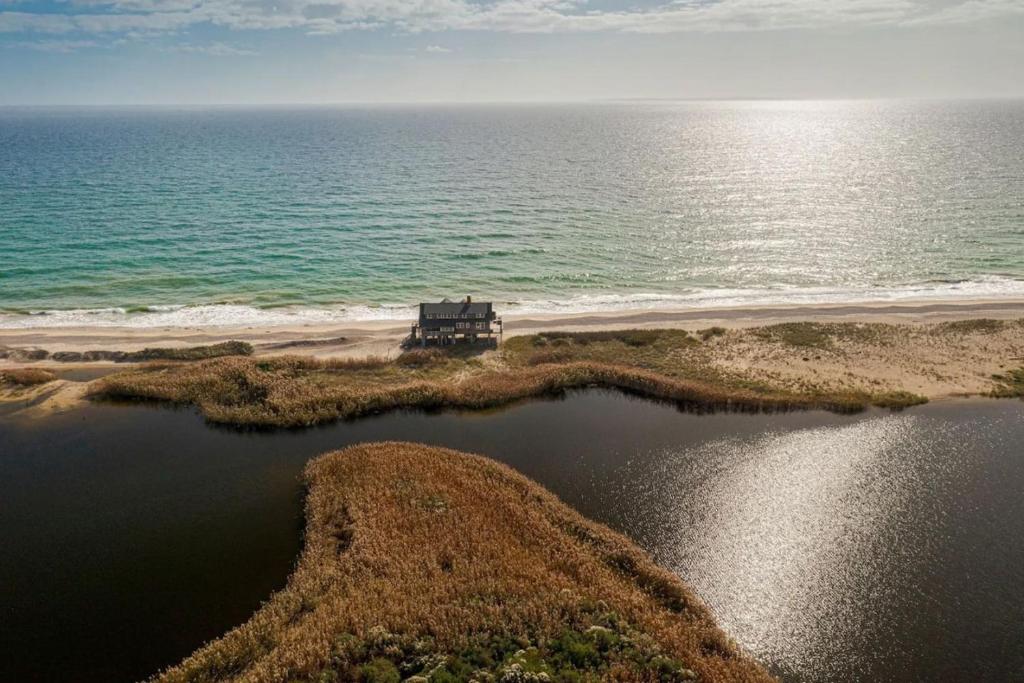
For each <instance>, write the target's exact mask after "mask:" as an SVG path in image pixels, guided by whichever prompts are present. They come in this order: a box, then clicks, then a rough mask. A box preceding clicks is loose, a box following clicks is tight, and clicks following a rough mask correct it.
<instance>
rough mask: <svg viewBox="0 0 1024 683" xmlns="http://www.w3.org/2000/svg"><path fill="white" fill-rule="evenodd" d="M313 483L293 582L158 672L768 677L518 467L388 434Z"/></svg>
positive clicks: (211, 678) (352, 677)
mask: <svg viewBox="0 0 1024 683" xmlns="http://www.w3.org/2000/svg"><path fill="white" fill-rule="evenodd" d="M305 476H306V482H307V486H308V497H307V500H306V520H307V526H306V534H305V548H304V550H303V552H302V555H301V557H300V559H299V562H298V564H297V566H296V569H295V571H294V573H293V574H292V576H291V577H290V578H289V580H288V584H287V586H286V587H285V588H284V589H283V590H282V591H280V592H279V593H277V594H275V595H274V596H273V597H271V599H270V600H269V601H268V602H267V603H265V604H264V606H263V607H262V608H261V609H260V610H259V611H258V612H257V613H256V614H255V615H254V616H253V617H252V618H251V619H250V620H249V621H248V622H246V623H245V624H244V625H242V626H240V627H238V628H236V629H234V630H232V631H231V632H229V633H228V634H226V635H225V636H224V637H223V638H221V639H219V640H217V641H214V642H212V643H210V644H208V645H206V646H205V647H203V648H201V649H200V650H198V651H197V652H196V653H194V654H193V655H192V656H190V657H189V658H187V659H186V660H185V661H183V662H182V663H181V664H180V665H178V666H176V667H174V668H172V669H170V670H168V671H166V672H164V673H162V674H161V675H159V676H158V677H157V678H156V680H157V681H160V682H161V683H179V682H180V683H184V682H186V681H187V682H189V683H213V682H218V681H253V682H255V681H259V682H266V683H271V682H277V681H280V682H284V681H290V682H295V683H300V682H312V681H320V682H330V681H391V682H397V681H399V680H410V681H418V682H422V681H428V680H429V681H434V682H448V681H468V680H476V681H481V682H482V681H500V682H512V681H546V680H550V681H573V682H575V681H599V680H617V681H691V680H701V681H750V682H754V681H768V680H771V679H770V677H769V676H768V675H767V674H766V673H765V672H764V670H762V669H761V668H760V667H759V666H758V665H757V664H756V663H755V662H753V661H752V660H751V659H750V658H749V657H747V656H746V655H744V654H743V653H742V652H740V651H738V649H737V648H736V647H735V645H734V644H732V643H731V642H730V641H729V640H728V639H727V637H726V636H725V635H724V634H723V633H722V632H721V631H720V630H719V629H718V628H717V626H716V625H715V623H714V621H713V619H712V617H711V615H710V614H709V612H708V611H707V609H706V608H705V607H704V606H703V605H702V604H701V603H700V602H699V600H698V599H697V598H696V597H695V596H694V595H693V594H692V593H691V592H690V590H689V589H688V588H687V587H686V586H685V585H683V584H682V583H681V582H680V580H679V579H678V578H677V577H676V576H675V575H673V574H671V573H669V572H667V571H665V570H663V569H661V568H659V567H657V566H656V565H655V564H654V563H652V562H651V560H650V559H648V557H647V556H646V555H644V554H643V553H642V552H641V551H640V550H639V549H638V548H636V547H635V546H634V545H633V544H632V543H631V542H630V541H629V540H627V539H626V538H625V537H623V536H621V535H619V534H616V533H614V532H612V531H610V530H608V529H607V528H604V527H602V526H600V525H598V524H595V523H593V522H590V521H588V520H586V519H585V518H583V517H581V516H580V515H579V514H577V513H575V512H574V511H572V510H571V509H570V508H568V507H567V506H566V505H564V504H562V503H561V502H559V501H558V500H557V499H556V498H555V497H554V496H553V495H551V494H550V493H548V492H547V491H545V490H544V489H543V488H541V487H540V486H538V485H537V484H535V483H533V482H531V481H529V480H528V479H526V478H525V477H523V476H522V475H520V474H517V473H516V472H514V471H513V470H511V469H510V468H507V467H505V466H504V465H500V464H498V463H495V462H493V461H490V460H487V459H485V458H481V457H478V456H472V455H466V454H462V453H458V452H455V451H450V450H446V449H439V448H432V447H427V446H423V445H418V444H407V443H378V444H368V445H360V446H355V447H351V448H348V449H346V450H344V451H340V452H336V453H331V454H327V455H324V456H321V457H320V458H317V459H316V460H314V461H312V462H311V463H310V464H309V465H308V466H307V468H306V473H305Z"/></svg>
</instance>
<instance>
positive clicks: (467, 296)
mask: <svg viewBox="0 0 1024 683" xmlns="http://www.w3.org/2000/svg"><path fill="white" fill-rule="evenodd" d="M466 303H467V304H471V303H473V297H472V296H470V295H469V294H467V295H466Z"/></svg>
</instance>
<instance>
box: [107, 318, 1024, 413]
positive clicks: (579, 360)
mask: <svg viewBox="0 0 1024 683" xmlns="http://www.w3.org/2000/svg"><path fill="white" fill-rule="evenodd" d="M1022 357H1024V320H1010V321H1001V320H988V319H979V320H963V321H956V322H944V323H938V324H928V325H893V324H881V323H785V324H778V325H769V326H763V327H754V328H744V329H731V330H728V329H725V328H721V327H712V328H705V329H701V330H696V331H687V330H684V329H642V330H609V331H594V332H562V331H557V332H544V333H538V334H531V335H523V336H517V337H512V338H510V339H508V340H507V341H506V342H505V343H504V344H502V345H501V346H500V347H499V348H498V349H497V350H491V351H486V352H484V353H479V352H478V349H477V347H474V346H472V345H459V346H455V347H447V348H446V349H444V350H442V349H437V348H428V349H413V350H411V351H407V352H405V353H403V354H401V355H399V356H398V357H397V358H396V359H394V360H386V359H383V358H379V357H369V358H341V359H318V358H315V357H310V356H297V355H289V356H279V355H253V356H232V357H222V358H213V359H209V360H202V361H198V362H194V363H183V362H155V363H150V364H147V365H142V366H138V367H137V368H136V369H132V370H129V371H125V372H120V373H117V374H114V375H111V376H109V377H105V378H102V379H100V380H97V381H95V382H94V383H93V384H92V385H91V386H90V387H89V388H88V391H89V393H90V395H92V396H93V397H96V398H108V399H153V400H164V401H172V402H176V403H182V404H192V405H195V406H198V407H199V409H200V410H201V411H202V413H203V414H204V415H205V416H206V418H207V419H209V420H211V421H213V422H218V423H224V424H234V425H240V426H264V427H295V426H304V425H312V424H318V423H324V422H328V421H331V420H336V419H341V418H349V417H355V416H358V415H362V414H367V413H373V412H380V411H384V410H389V409H395V408H430V409H432V408H445V407H453V408H487V407H493V406H497V405H502V404H505V403H508V402H510V401H514V400H517V399H522V398H527V397H530V396H537V395H543V394H552V393H557V392H560V391H564V390H566V389H572V388H577V387H583V386H591V385H600V386H607V387H612V388H618V389H622V390H626V391H630V392H635V393H638V394H642V395H645V396H649V397H652V398H658V399H664V400H671V401H676V402H679V403H681V404H685V405H689V406H692V407H694V408H696V409H709V408H728V409H739V410H778V409H793V408H826V409H830V410H837V411H856V410H860V409H863V408H865V407H867V406H871V405H875V406H882V407H892V408H901V407H905V406H909V405H914V404H917V403H923V402H925V401H926V400H929V399H932V398H938V397H948V396H969V395H984V396H1019V395H1021V394H1022V393H1024V391H1022V389H1021V386H1022V383H1021V379H1020V373H1021V370H1020V367H1021V365H1024V363H1022V360H1024V358H1022Z"/></svg>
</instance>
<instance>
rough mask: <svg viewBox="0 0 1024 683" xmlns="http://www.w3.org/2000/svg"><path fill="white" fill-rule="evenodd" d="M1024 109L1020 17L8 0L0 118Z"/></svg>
mask: <svg viewBox="0 0 1024 683" xmlns="http://www.w3.org/2000/svg"><path fill="white" fill-rule="evenodd" d="M1022 96H1024V0H625V1H622V0H0V105H63V104H83V105H103V104H107V105H137V104H161V105H176V104H177V105H181V104H195V105H204V104H306V103H308V104H328V103H346V102H462V101H472V102H512V101H587V100H606V99H647V98H656V99H707V98H715V99H718V98H723V99H724V98H780V99H783V98H798V99H806V98H891V97H911V98H947V97H949V98H961V97H963V98H966V97H1022Z"/></svg>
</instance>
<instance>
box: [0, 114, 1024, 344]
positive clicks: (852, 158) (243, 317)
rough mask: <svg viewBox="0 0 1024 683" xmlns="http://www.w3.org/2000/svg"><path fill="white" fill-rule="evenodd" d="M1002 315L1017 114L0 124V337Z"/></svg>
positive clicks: (13, 119)
mask: <svg viewBox="0 0 1024 683" xmlns="http://www.w3.org/2000/svg"><path fill="white" fill-rule="evenodd" d="M468 293H472V294H474V295H475V296H478V297H481V298H488V299H494V300H495V301H498V302H501V305H502V310H503V312H506V313H520V312H521V313H526V312H531V313H558V312H577V311H592V310H593V311H598V310H623V309H637V308H673V307H710V306H729V305H754V304H787V303H823V302H828V303H837V302H863V301H871V302H879V301H904V300H911V299H951V298H1000V297H1024V102H1021V101H992V102H980V101H978V102H721V103H716V102H701V103H622V104H619V103H610V104H592V105H529V106H528V105H518V106H424V107H397V106H396V107H347V108H315V109H251V110H250V109H233V108H232V109H175V110H171V109H146V108H143V109H74V108H67V109H17V108H15V109H0V327H30V326H48V325H69V324H75V325H121V324H128V325H140V326H163V325H202V324H205V325H212V324H276V323H294V322H306V321H308V322H328V321H334V320H352V319H379V318H401V317H405V316H408V315H409V314H410V310H411V309H410V306H411V305H412V304H415V303H416V302H418V301H421V300H432V299H440V298H441V297H442V296H461V295H464V294H468Z"/></svg>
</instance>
